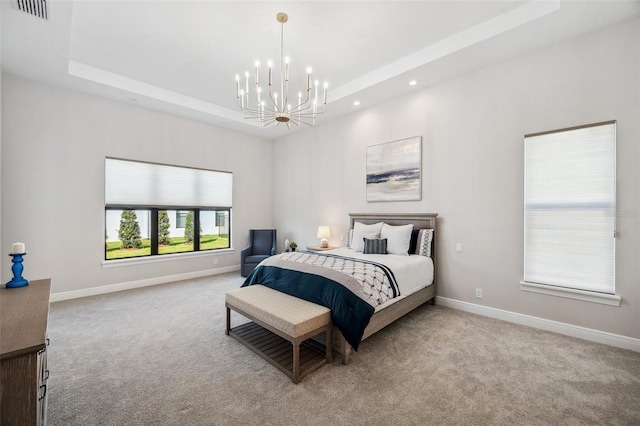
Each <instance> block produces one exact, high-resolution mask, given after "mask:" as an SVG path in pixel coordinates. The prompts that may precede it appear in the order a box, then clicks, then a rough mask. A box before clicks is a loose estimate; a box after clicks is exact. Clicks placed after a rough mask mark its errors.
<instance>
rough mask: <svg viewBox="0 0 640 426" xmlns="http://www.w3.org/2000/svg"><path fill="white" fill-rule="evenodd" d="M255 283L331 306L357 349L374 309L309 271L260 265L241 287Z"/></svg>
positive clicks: (333, 315) (334, 317)
mask: <svg viewBox="0 0 640 426" xmlns="http://www.w3.org/2000/svg"><path fill="white" fill-rule="evenodd" d="M253 284H262V285H265V286H267V287H269V288H272V289H274V290H278V291H281V292H283V293H286V294H289V295H291V296H295V297H298V298H300V299H304V300H308V301H309V302H313V303H316V304H318V305H322V306H326V307H327V308H329V309H331V321H333V324H334V325H335V326H336V327H338V330H340V331H341V332H342V335H343V336H344V338H345V340H346V341H347V342H348V343H349V344H350V345H351V347H352V348H353V349H354V350H356V351H357V350H358V346H359V345H360V341H361V340H362V335H363V334H364V329H365V328H366V327H367V325H368V324H369V320H370V319H371V316H372V315H373V313H374V311H375V309H374V307H373V306H371V305H370V304H369V303H367V302H366V301H364V300H362V299H361V298H359V297H358V296H356V295H355V294H353V293H352V292H351V291H350V290H349V289H347V288H346V287H344V286H343V285H342V284H340V283H337V282H335V281H333V280H331V279H328V278H325V277H322V276H320V275H315V274H310V273H307V272H300V271H296V270H291V269H285V268H279V267H276V266H263V265H259V266H258V267H257V268H256V269H254V270H253V272H252V273H251V275H249V276H248V277H247V279H246V280H245V282H244V283H243V284H242V287H245V286H248V285H253Z"/></svg>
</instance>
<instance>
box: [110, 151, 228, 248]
mask: <svg viewBox="0 0 640 426" xmlns="http://www.w3.org/2000/svg"><path fill="white" fill-rule="evenodd" d="M232 182H233V175H232V174H231V173H228V172H219V171H213V170H202V169H194V168H187V167H177V166H168V165H161V164H153V163H143V162H137V161H130V160H120V159H113V158H107V159H106V161H105V224H106V229H105V239H106V244H105V259H106V260H111V259H121V258H129V257H141V256H154V255H162V254H170V253H185V252H194V251H203V250H218V249H226V248H230V247H231V244H230V241H231V239H230V237H231V235H230V227H229V224H230V217H231V194H232Z"/></svg>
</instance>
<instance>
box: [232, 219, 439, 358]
mask: <svg viewBox="0 0 640 426" xmlns="http://www.w3.org/2000/svg"><path fill="white" fill-rule="evenodd" d="M349 217H350V227H349V228H350V230H355V231H356V232H355V233H356V234H357V236H360V237H361V236H362V232H363V231H362V230H363V229H365V228H367V227H373V226H374V224H379V223H380V222H383V223H385V224H386V225H385V229H386V232H391V231H393V232H395V231H396V230H401V229H404V231H406V227H405V228H402V226H403V225H408V224H412V225H413V230H414V232H413V233H412V238H413V241H414V243H415V241H416V238H417V235H420V238H422V235H423V234H422V233H419V234H418V231H419V230H433V231H426V232H427V233H428V235H429V240H428V244H429V247H428V249H429V250H428V251H429V253H428V254H430V255H429V256H421V255H418V254H412V255H409V256H400V255H397V254H388V255H383V254H363V253H362V252H356V251H353V250H351V249H349V248H346V247H345V248H339V249H335V250H327V251H322V252H320V253H310V252H303V253H295V254H293V253H284V254H281V255H276V256H272V258H270V260H268V261H265V263H264V264H260V265H259V266H258V267H257V268H256V269H255V270H254V272H253V273H252V274H251V275H250V276H249V277H248V278H247V280H246V281H245V283H244V284H243V286H246V285H252V284H264V285H267V286H269V287H271V288H274V289H276V290H280V291H283V292H285V293H289V294H292V295H294V296H296V297H301V298H303V299H306V300H309V301H312V302H315V303H318V304H322V305H324V306H327V307H328V308H330V309H331V310H332V319H333V322H334V326H335V329H334V336H335V338H334V342H333V346H334V349H335V350H337V351H338V352H339V353H340V355H341V356H342V362H343V364H348V363H349V361H350V357H351V354H352V352H353V350H354V348H355V349H356V350H357V348H358V345H359V343H360V342H361V341H362V340H365V339H366V338H368V337H370V336H371V335H373V334H374V333H376V332H377V331H379V330H381V329H382V328H384V327H386V326H387V325H389V324H391V323H392V322H394V321H396V320H397V319H399V318H401V317H402V316H404V315H405V314H407V313H408V312H410V311H412V310H413V309H415V308H417V307H418V306H421V305H423V304H424V303H426V302H429V301H430V302H431V303H433V302H434V300H435V295H436V271H435V264H436V263H435V260H436V251H435V247H436V244H435V239H436V232H435V230H436V217H437V214H436V213H421V214H355V213H351V214H349ZM365 236H366V235H365ZM360 239H361V238H357V239H356V240H360ZM363 240H364V242H365V243H374V241H372V240H373V238H372V240H367V239H363ZM391 241H392V239H389V242H391ZM423 241H424V242H425V244H427V239H426V238H425V239H424V240H423ZM414 243H412V248H411V250H416V249H414V247H413V244H414ZM354 244H356V245H357V243H354ZM367 249H368V250H369V251H371V246H370V245H368V246H367ZM395 249H396V248H394V249H393V250H395ZM383 250H384V249H383ZM389 250H390V251H393V250H392V248H391V247H389ZM423 254H424V253H423ZM305 262H306V263H307V264H309V265H303V263H305ZM348 262H352V263H353V264H354V265H360V267H365V266H366V268H368V269H369V270H371V271H374V272H371V274H372V275H376V276H378V277H379V279H380V282H376V283H370V288H366V289H365V293H366V294H365V295H364V296H367V297H368V298H370V299H374V298H375V299H376V300H375V303H374V302H372V301H371V300H368V301H367V303H363V299H365V297H364V296H363V294H362V289H359V290H358V291H356V290H354V289H353V285H354V284H353V281H354V280H353V279H352V278H351V277H344V276H343V274H342V273H341V272H336V271H335V270H331V269H327V268H324V267H321V266H317V265H318V264H321V263H330V264H331V265H333V264H334V263H337V264H338V265H340V266H341V267H342V268H345V264H347V263H348ZM309 268H315V269H309ZM371 268H375V270H374V269H371ZM334 269H335V268H334ZM352 272H353V271H352ZM354 276H355V275H354ZM336 281H341V283H337V282H336ZM383 281H384V284H382V282H383ZM316 284H317V285H316ZM321 284H322V286H327V287H326V288H325V287H322V290H320V288H321ZM361 284H362V282H361ZM381 285H386V286H387V287H385V288H384V289H381V288H380V287H381ZM349 286H351V287H349ZM327 288H328V289H327ZM345 288H346V289H345ZM349 288H351V291H350V290H349ZM363 288H364V287H363ZM378 290H380V291H378ZM333 291H339V292H341V294H340V296H341V297H342V293H344V296H346V297H347V299H348V300H347V302H346V304H345V305H344V306H343V305H340V304H338V305H335V304H334V303H335V300H336V299H337V296H336V295H334V294H333V293H331V292H333ZM310 292H315V293H310ZM358 292H360V294H359V295H358V296H356V295H354V293H358ZM372 293H375V294H372ZM347 305H348V306H347ZM345 315H346V316H345Z"/></svg>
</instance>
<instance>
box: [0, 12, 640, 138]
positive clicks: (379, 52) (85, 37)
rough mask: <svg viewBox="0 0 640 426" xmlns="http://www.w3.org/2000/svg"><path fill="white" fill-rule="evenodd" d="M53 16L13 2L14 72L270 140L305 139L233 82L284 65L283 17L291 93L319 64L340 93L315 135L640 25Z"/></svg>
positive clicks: (591, 19)
mask: <svg viewBox="0 0 640 426" xmlns="http://www.w3.org/2000/svg"><path fill="white" fill-rule="evenodd" d="M47 4H48V9H49V19H48V20H46V21H45V20H43V19H40V18H36V17H33V16H31V15H29V14H27V13H25V12H22V11H19V10H18V9H17V7H16V0H3V1H2V5H1V6H2V10H1V13H2V15H1V18H2V34H1V37H2V56H1V60H2V70H3V71H4V72H6V73H11V74H15V75H19V76H23V77H26V78H30V79H35V80H39V81H44V82H47V83H51V84H54V85H58V86H62V87H68V88H72V89H75V90H80V91H83V92H87V93H92V94H97V95H100V96H105V97H108V98H111V99H115V100H119V101H122V102H127V103H130V104H135V105H138V106H141V107H146V108H152V109H157V110H160V111H165V112H168V113H171V114H176V115H180V116H185V117H189V118H193V119H196V120H201V121H205V122H208V123H213V124H216V125H220V126H224V127H228V128H231V129H235V130H238V131H241V132H246V133H250V134H255V135H259V136H262V137H265V138H268V139H276V138H278V137H282V136H284V135H286V134H287V133H290V132H293V131H296V130H297V128H295V127H293V128H292V129H291V130H287V128H286V127H285V126H283V125H280V126H278V127H268V128H262V127H260V126H259V124H258V123H257V122H254V121H253V120H245V119H243V118H242V117H241V115H240V112H239V111H238V109H237V107H236V89H235V75H236V74H238V73H239V74H244V72H245V71H252V70H254V65H253V64H254V62H255V61H256V60H260V62H261V63H263V64H265V63H266V62H267V60H270V59H271V60H273V61H274V62H275V63H278V62H279V59H280V24H279V23H278V22H277V21H276V14H277V13H278V12H285V13H287V14H288V15H289V22H288V23H286V24H285V26H284V44H285V51H286V54H287V55H288V56H290V57H291V80H292V81H291V91H292V93H297V92H298V91H299V89H298V88H300V89H302V87H300V85H301V84H303V83H299V84H298V81H302V79H304V76H305V69H306V67H307V66H309V65H310V66H313V76H314V78H318V79H320V80H321V81H327V82H328V83H329V96H328V104H327V113H326V114H325V115H323V116H321V117H319V118H318V124H320V123H322V122H323V121H328V120H330V119H332V118H335V117H338V116H341V115H344V114H349V113H352V112H354V111H355V110H357V109H358V108H360V109H362V108H366V107H367V106H370V105H373V104H376V103H379V102H381V101H383V100H386V99H390V98H392V97H395V96H398V95H401V94H404V93H408V92H409V91H412V90H417V89H421V88H424V87H426V86H428V85H430V84H434V83H436V82H438V81H442V80H444V79H447V78H450V77H452V76H455V75H459V74H462V73H465V72H468V71H471V70H473V69H476V68H479V67H482V66H486V65H489V64H491V63H494V62H497V61H500V60H504V59H505V58H508V57H511V56H514V55H517V54H519V53H522V52H524V51H526V50H529V49H533V48H536V47H540V46H543V45H547V44H550V43H555V42H559V41H561V40H565V39H568V38H570V37H574V36H577V35H580V34H583V33H587V32H591V31H594V30H596V29H598V28H602V27H605V26H608V25H611V24H614V23H617V22H621V21H624V20H627V19H631V18H632V17H635V16H638V15H639V14H640V1H638V0H633V1H629V0H621V1H564V0H563V1H556V0H549V1H519V0H511V1H483V0H473V1H377V2H372V1H284V2H271V1H253V2H248V1H238V0H236V1H133V0H131V1H114V0H111V1H92V0H84V1H79V0H76V1H63V0H48V2H47ZM296 76H299V78H296ZM412 79H415V80H417V81H418V84H417V85H416V86H413V87H411V86H409V84H408V83H409V81H410V80H412ZM355 100H359V101H360V102H361V105H360V106H359V107H355V106H354V105H353V102H354V101H355Z"/></svg>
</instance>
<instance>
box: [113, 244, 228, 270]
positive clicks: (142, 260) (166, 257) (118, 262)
mask: <svg viewBox="0 0 640 426" xmlns="http://www.w3.org/2000/svg"><path fill="white" fill-rule="evenodd" d="M234 252H235V250H234V249H233V248H228V249H220V250H206V251H196V252H189V253H174V254H162V255H157V256H147V257H134V258H130V259H113V260H103V261H102V267H103V268H118V267H120V266H132V265H146V264H149V263H157V262H167V261H171V260H184V259H192V258H198V257H206V256H212V257H213V256H217V255H220V254H231V253H234Z"/></svg>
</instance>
